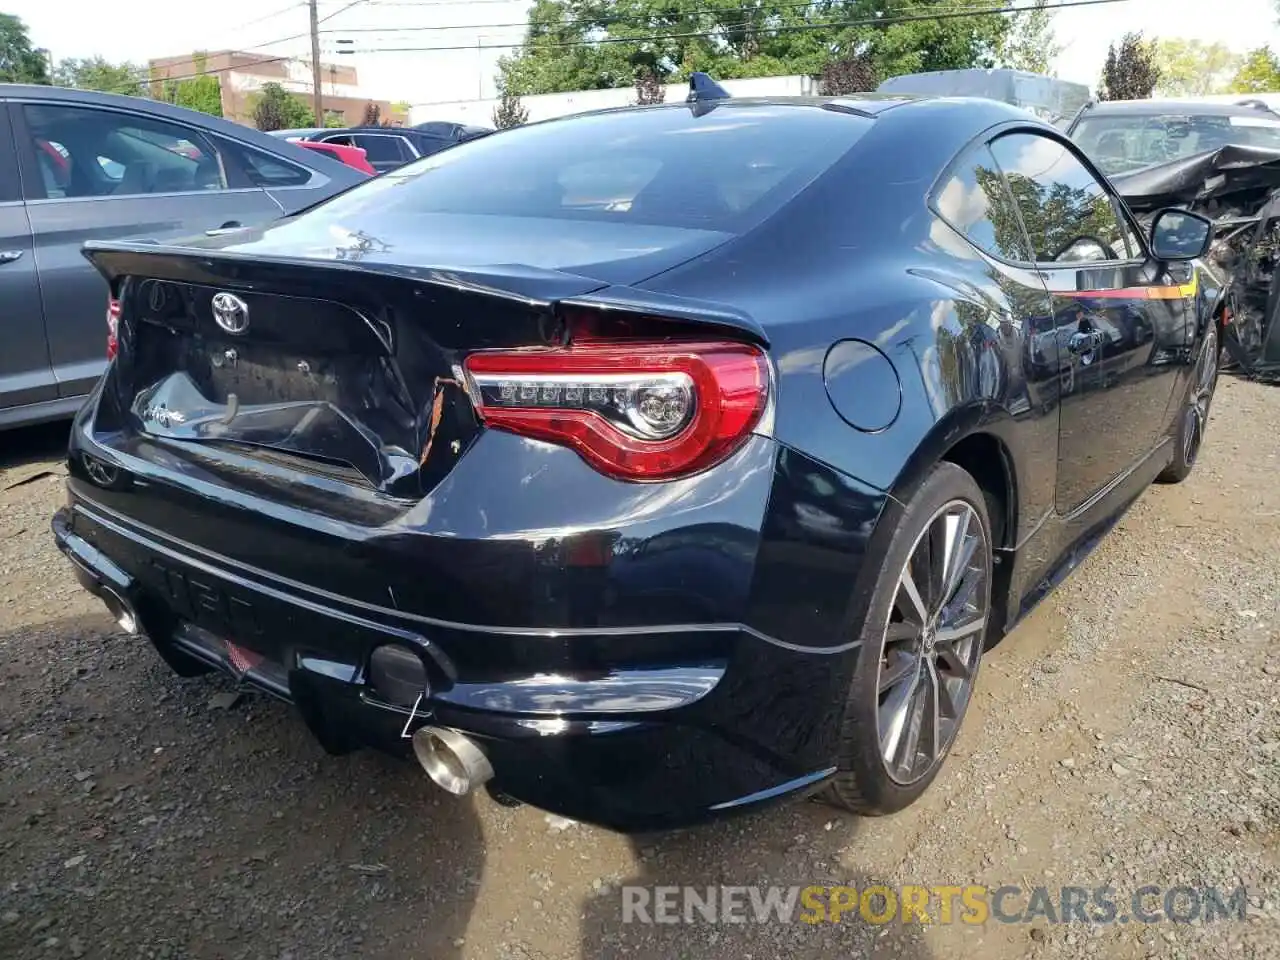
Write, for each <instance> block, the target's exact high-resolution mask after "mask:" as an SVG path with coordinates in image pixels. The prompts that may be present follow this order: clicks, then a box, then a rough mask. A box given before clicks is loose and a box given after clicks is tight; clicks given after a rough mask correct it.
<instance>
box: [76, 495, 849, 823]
mask: <svg viewBox="0 0 1280 960" xmlns="http://www.w3.org/2000/svg"><path fill="white" fill-rule="evenodd" d="M53 533H54V537H55V539H56V542H57V544H58V547H59V548H60V549H61V550H62V552H63V553H64V554H66V555H67V557H68V558H69V559H70V560H71V561H72V563H73V566H74V568H75V571H76V575H77V577H78V578H79V580H80V582H81V584H82V585H84V587H85V588H86V589H87V590H89V591H90V592H92V593H94V594H96V595H98V596H100V597H103V598H104V599H105V600H111V601H115V600H119V601H121V602H122V603H123V604H124V605H125V606H126V608H127V609H128V610H129V611H131V612H134V613H135V614H136V617H137V620H138V622H139V624H140V626H141V629H142V631H143V632H144V633H145V634H146V636H147V637H148V638H149V640H150V641H151V643H153V644H154V645H155V647H156V649H157V651H158V652H159V653H160V654H161V656H162V657H164V658H165V660H166V661H167V662H169V664H170V665H171V666H173V667H174V668H175V669H177V670H178V671H179V672H182V673H195V672H199V671H200V670H201V669H204V668H208V667H213V668H216V669H221V670H225V671H228V672H230V673H232V674H234V675H236V676H239V677H241V678H242V680H243V681H244V682H246V683H249V684H253V685H255V686H257V687H259V688H261V689H264V690H266V691H268V692H269V693H271V694H273V695H275V696H277V697H280V698H281V699H284V700H286V701H288V702H291V703H293V704H294V705H295V706H296V707H297V708H298V710H299V712H300V713H301V715H302V717H303V719H304V720H305V721H306V723H307V724H308V726H309V727H310V729H311V730H312V732H313V733H315V735H316V736H317V737H318V738H319V739H320V740H321V742H322V743H323V744H324V745H325V747H326V748H327V749H329V750H331V751H333V752H343V751H346V750H350V749H354V748H357V747H362V746H372V747H376V748H379V749H382V750H386V751H389V752H392V753H397V754H402V755H408V753H409V740H408V739H406V733H408V734H412V732H413V730H414V729H416V728H417V727H419V726H423V725H426V724H427V723H428V722H429V723H431V724H435V725H439V726H446V727H452V728H455V729H458V730H461V731H463V732H465V733H467V734H468V735H470V736H471V737H472V738H473V739H475V740H476V741H477V742H478V743H479V744H480V745H481V747H482V749H483V750H484V751H485V753H486V754H487V755H488V757H489V759H490V762H491V764H492V765H493V768H494V771H495V778H494V780H493V786H494V787H495V788H497V789H499V790H501V791H502V792H504V793H507V794H509V795H511V796H513V797H515V798H517V799H519V800H523V801H525V802H528V803H531V804H533V805H536V806H538V807H541V808H544V809H547V810H552V811H555V812H557V813H561V814H563V815H565V816H569V817H573V818H575V819H580V820H584V821H588V822H593V823H598V824H601V825H604V826H607V827H611V828H614V829H618V830H624V831H635V830H648V829H661V828H667V827H673V826H680V825H685V824H688V823H692V822H696V821H699V820H703V819H707V818H710V817H713V816H716V815H719V814H723V813H728V812H736V811H742V810H747V809H753V808H755V807H757V806H759V805H761V804H763V803H767V802H769V801H772V800H776V799H780V798H782V797H785V796H789V795H794V794H797V793H804V792H808V791H811V790H813V789H816V788H817V787H819V786H820V785H821V784H822V782H823V781H824V780H825V779H826V778H827V777H829V776H830V775H831V774H832V773H833V772H834V770H833V769H832V767H831V766H830V764H829V763H827V762H825V760H826V758H828V757H830V756H832V755H833V753H834V750H833V746H834V743H833V740H832V736H833V734H834V731H835V729H836V727H837V726H838V710H836V711H835V712H833V705H832V699H831V698H830V697H829V696H827V695H826V692H825V691H824V689H823V687H825V686H827V685H829V684H832V683H834V684H835V685H837V686H838V685H839V684H840V683H841V682H842V681H841V676H842V674H843V670H844V668H846V667H847V666H848V658H847V657H845V656H833V655H832V654H826V653H814V652H804V651H797V650H795V649H789V648H787V647H786V646H785V645H783V644H779V643H778V642H777V641H774V640H772V639H771V638H769V637H766V636H764V635H762V634H760V633H758V632H756V631H754V630H752V629H750V628H748V627H745V626H742V625H739V624H690V625H683V626H681V625H676V626H662V627H628V628H613V629H607V628H606V629H600V630H592V629H581V628H579V629H548V630H524V629H521V630H513V629H507V628H500V627H489V626H475V625H469V624H462V623H456V622H447V621H438V620H432V619H430V618H427V617H423V616H414V615H406V614H403V613H401V612H399V611H395V610H389V609H385V608H376V607H372V606H370V605H369V604H367V603H363V602H360V601H353V600H351V599H349V598H343V597H341V596H338V595H335V594H333V593H329V592H326V591H322V590H319V589H316V588H313V587H309V586H306V585H303V584H300V583H297V582H294V581H289V580H285V579H282V578H279V577H275V576H272V575H270V574H268V573H266V572H264V571H262V570H258V569H254V568H250V567H246V566H245V565H243V564H237V563H234V562H232V561H229V560H227V559H226V558H224V557H219V556H218V555H215V554H210V553H209V552H207V551H205V550H202V549H200V548H197V547H194V546H192V545H190V544H185V543H181V542H178V541H175V540H174V539H172V538H171V537H169V536H168V535H166V534H164V533H162V532H161V531H158V530H155V529H152V528H148V527H145V526H142V525H140V524H139V523H137V522H136V521H132V520H130V519H128V518H126V517H124V516H122V515H121V514H119V513H118V512H115V511H113V510H111V509H110V508H108V507H106V506H104V505H102V504H100V503H96V502H92V501H89V500H87V499H85V498H84V497H82V496H76V495H74V494H73V497H72V503H71V505H70V506H68V507H67V508H64V509H63V510H61V511H59V512H58V514H57V515H56V516H55V517H54V520H53ZM232 637H234V639H235V642H236V644H237V645H238V646H239V647H242V648H245V649H248V650H251V651H254V652H255V653H256V654H261V655H262V657H263V658H264V659H263V661H262V663H261V664H260V665H254V666H251V667H249V668H248V669H247V672H245V670H246V668H245V664H244V662H243V661H235V660H234V658H232V657H230V656H228V655H227V653H226V651H225V649H223V648H222V647H220V646H219V638H221V639H227V638H232ZM383 643H395V644H399V645H401V646H404V647H408V648H410V649H412V650H414V651H415V652H417V653H418V654H419V656H420V657H421V659H422V660H423V662H424V663H425V664H426V667H427V675H428V678H429V682H430V695H429V696H428V697H427V698H426V699H424V701H423V702H422V703H421V704H420V705H419V706H418V707H417V709H416V710H414V709H412V708H409V707H405V706H403V705H395V704H390V703H386V702H383V701H382V700H380V699H379V698H378V697H377V695H376V693H375V691H374V690H373V687H372V686H371V685H370V681H369V676H368V662H369V655H370V653H371V652H372V651H373V650H374V649H375V648H376V647H377V646H378V645H380V644H383ZM520 645H523V646H525V647H527V649H528V651H529V653H528V655H527V657H526V658H523V659H524V662H523V663H522V662H521V659H522V658H515V659H512V658H510V656H509V653H510V651H511V650H513V649H515V648H516V647H517V646H520ZM464 647H469V648H471V649H472V650H473V651H474V650H476V649H481V650H485V649H489V648H490V647H491V648H492V649H493V650H494V651H498V652H501V653H504V654H508V656H506V657H505V658H503V659H501V660H499V661H498V662H492V663H490V664H489V668H488V669H487V670H485V671H484V672H482V673H476V672H475V671H474V670H471V669H470V668H467V667H466V665H465V664H464V669H463V670H462V672H461V673H460V671H459V669H458V666H457V665H456V664H455V662H454V660H453V659H452V658H451V656H450V654H449V653H448V651H450V650H460V649H463V648H464ZM609 648H612V649H615V650H616V651H617V652H618V655H617V657H615V658H612V659H610V660H608V661H601V660H598V659H597V658H598V651H600V650H602V649H609ZM550 650H555V651H557V652H559V653H560V655H561V657H562V658H563V659H564V660H565V661H566V662H570V663H573V664H575V666H574V667H573V668H572V669H565V670H561V671H556V672H548V671H546V670H544V669H538V668H537V667H536V666H532V665H533V664H537V663H538V661H539V660H541V659H543V658H544V656H545V654H546V653H547V652H548V651H550ZM575 650H580V651H582V654H583V655H581V656H577V655H575V654H574V651H575ZM653 651H660V652H661V656H660V658H658V659H655V658H654V656H653ZM673 651H683V652H684V655H683V656H673V655H672V652H673ZM646 652H647V653H646ZM818 678H821V680H822V682H819V680H818ZM424 789H434V788H431V787H428V786H426V785H425V780H424Z"/></svg>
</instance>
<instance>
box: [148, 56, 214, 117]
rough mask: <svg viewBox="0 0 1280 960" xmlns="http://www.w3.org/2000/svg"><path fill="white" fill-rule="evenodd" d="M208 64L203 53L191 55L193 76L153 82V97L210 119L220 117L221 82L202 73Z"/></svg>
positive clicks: (212, 74)
mask: <svg viewBox="0 0 1280 960" xmlns="http://www.w3.org/2000/svg"><path fill="white" fill-rule="evenodd" d="M208 62H209V61H208V58H207V57H206V56H205V55H204V54H203V53H193V54H192V55H191V64H192V66H193V67H194V68H195V69H194V70H193V71H192V73H193V74H194V76H190V77H185V78H183V79H181V80H166V79H160V80H159V81H158V82H156V81H155V80H153V81H152V84H151V86H152V91H153V95H154V96H155V97H156V98H157V99H160V100H164V101H165V102H167V103H172V104H174V105H175V106H178V107H186V108H187V109H188V110H198V111H199V112H200V113H207V114H209V115H210V116H212V117H220V116H222V81H221V80H219V79H218V75H217V74H216V73H205V72H204V70H205V67H206V66H207V65H208Z"/></svg>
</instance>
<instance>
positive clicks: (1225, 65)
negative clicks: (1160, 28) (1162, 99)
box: [1155, 38, 1240, 97]
mask: <svg viewBox="0 0 1280 960" xmlns="http://www.w3.org/2000/svg"><path fill="white" fill-rule="evenodd" d="M1155 64H1156V68H1157V69H1158V70H1159V71H1160V82H1159V83H1158V84H1157V85H1156V90H1158V91H1159V92H1160V93H1161V94H1162V95H1164V96H1168V97H1202V96H1204V95H1206V94H1210V93H1224V92H1225V91H1226V89H1227V87H1228V86H1229V85H1230V83H1231V78H1232V77H1233V76H1234V75H1235V73H1236V71H1237V70H1238V69H1240V57H1239V56H1238V55H1237V54H1236V53H1234V52H1233V51H1232V50H1231V49H1230V48H1229V47H1227V46H1226V45H1225V44H1221V43H1204V42H1203V41H1201V40H1183V39H1181V38H1173V39H1167V40H1157V41H1156V44H1155Z"/></svg>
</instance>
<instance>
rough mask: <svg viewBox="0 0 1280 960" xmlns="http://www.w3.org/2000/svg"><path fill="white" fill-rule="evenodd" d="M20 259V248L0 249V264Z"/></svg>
mask: <svg viewBox="0 0 1280 960" xmlns="http://www.w3.org/2000/svg"><path fill="white" fill-rule="evenodd" d="M21 259H22V251H21V250H0V266H2V265H4V264H6V263H13V261H15V260H21Z"/></svg>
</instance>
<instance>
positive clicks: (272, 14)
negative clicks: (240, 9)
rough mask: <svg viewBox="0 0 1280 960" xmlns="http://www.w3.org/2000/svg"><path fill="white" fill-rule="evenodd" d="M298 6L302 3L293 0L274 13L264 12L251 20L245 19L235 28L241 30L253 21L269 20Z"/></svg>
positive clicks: (250, 25)
mask: <svg viewBox="0 0 1280 960" xmlns="http://www.w3.org/2000/svg"><path fill="white" fill-rule="evenodd" d="M300 6H302V4H301V3H300V2H298V0H294V2H293V3H291V4H289V5H288V6H287V7H284V8H282V9H280V10H276V11H275V12H274V13H264V14H263V15H262V16H260V17H254V18H253V19H252V20H246V21H245V22H244V23H240V24H237V25H236V27H235V29H237V30H243V29H244V28H245V27H252V26H253V25H254V24H255V23H262V22H263V21H264V20H271V19H273V18H275V17H278V16H280V14H282V13H290V12H292V11H294V10H296V9H298V7H300Z"/></svg>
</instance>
